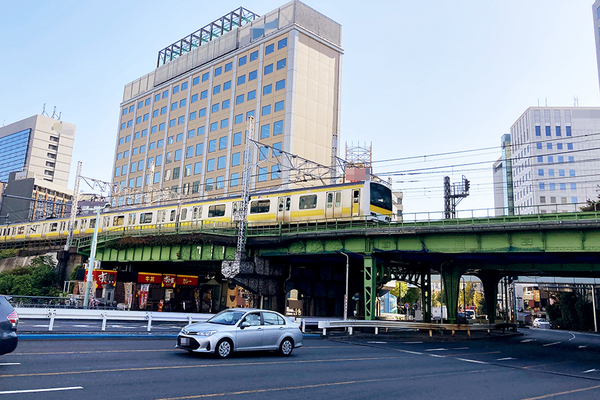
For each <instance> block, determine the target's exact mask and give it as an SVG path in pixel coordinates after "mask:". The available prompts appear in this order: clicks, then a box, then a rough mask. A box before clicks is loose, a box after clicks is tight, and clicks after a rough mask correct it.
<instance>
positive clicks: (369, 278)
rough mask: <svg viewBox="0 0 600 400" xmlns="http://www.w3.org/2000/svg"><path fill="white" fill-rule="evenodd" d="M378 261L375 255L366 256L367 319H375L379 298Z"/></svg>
mask: <svg viewBox="0 0 600 400" xmlns="http://www.w3.org/2000/svg"><path fill="white" fill-rule="evenodd" d="M377 272H378V271H377V261H376V260H375V258H374V257H371V256H370V255H369V256H366V257H365V258H364V273H365V320H374V319H375V306H376V298H377V282H376V280H377Z"/></svg>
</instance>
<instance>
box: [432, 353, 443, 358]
mask: <svg viewBox="0 0 600 400" xmlns="http://www.w3.org/2000/svg"><path fill="white" fill-rule="evenodd" d="M430 356H431V357H437V358H446V356H441V355H439V354H430Z"/></svg>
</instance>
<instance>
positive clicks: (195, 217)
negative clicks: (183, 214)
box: [192, 207, 201, 219]
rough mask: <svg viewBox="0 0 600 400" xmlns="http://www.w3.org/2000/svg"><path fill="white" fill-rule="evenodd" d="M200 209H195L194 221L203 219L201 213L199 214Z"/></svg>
mask: <svg viewBox="0 0 600 400" xmlns="http://www.w3.org/2000/svg"><path fill="white" fill-rule="evenodd" d="M199 211H200V208H199V207H194V211H193V214H192V219H198V218H200V217H201V213H200V212H199Z"/></svg>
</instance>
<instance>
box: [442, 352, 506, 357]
mask: <svg viewBox="0 0 600 400" xmlns="http://www.w3.org/2000/svg"><path fill="white" fill-rule="evenodd" d="M500 353H502V352H501V351H486V352H484V353H477V352H474V353H456V354H454V353H453V354H448V357H460V356H466V355H469V356H473V355H476V354H500Z"/></svg>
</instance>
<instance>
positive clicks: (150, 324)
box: [146, 313, 152, 332]
mask: <svg viewBox="0 0 600 400" xmlns="http://www.w3.org/2000/svg"><path fill="white" fill-rule="evenodd" d="M146 318H148V328H147V329H146V330H147V331H148V332H150V331H151V330H152V314H150V313H146Z"/></svg>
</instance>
